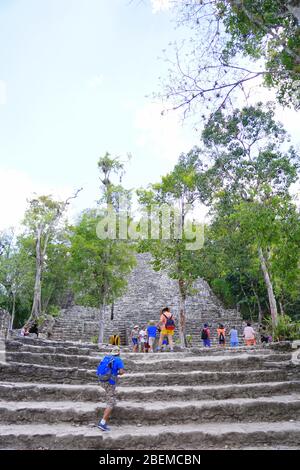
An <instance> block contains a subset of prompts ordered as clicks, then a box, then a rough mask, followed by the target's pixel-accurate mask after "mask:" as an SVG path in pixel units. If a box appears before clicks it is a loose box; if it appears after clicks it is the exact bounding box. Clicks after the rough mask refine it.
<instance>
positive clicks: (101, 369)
mask: <svg viewBox="0 0 300 470" xmlns="http://www.w3.org/2000/svg"><path fill="white" fill-rule="evenodd" d="M114 360H115V358H114V357H113V356H105V357H104V358H103V359H102V361H101V362H100V364H99V365H98V367H97V372H96V373H97V375H98V378H99V382H108V381H109V380H110V379H111V375H112V367H113V363H114Z"/></svg>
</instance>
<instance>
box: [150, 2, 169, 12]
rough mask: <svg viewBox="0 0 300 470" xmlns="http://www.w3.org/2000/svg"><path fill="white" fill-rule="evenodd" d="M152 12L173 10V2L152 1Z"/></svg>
mask: <svg viewBox="0 0 300 470" xmlns="http://www.w3.org/2000/svg"><path fill="white" fill-rule="evenodd" d="M151 4H152V12H153V13H158V12H159V11H166V10H169V8H171V0H151Z"/></svg>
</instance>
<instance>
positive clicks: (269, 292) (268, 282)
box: [258, 247, 278, 327]
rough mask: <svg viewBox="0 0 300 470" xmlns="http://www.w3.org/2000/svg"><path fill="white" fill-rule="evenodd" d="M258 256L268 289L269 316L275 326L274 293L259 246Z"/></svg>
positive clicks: (276, 313) (275, 306) (276, 316)
mask: <svg viewBox="0 0 300 470" xmlns="http://www.w3.org/2000/svg"><path fill="white" fill-rule="evenodd" d="M258 256H259V260H260V266H261V270H262V272H263V276H264V281H265V284H266V287H267V291H268V297H269V305H270V311H271V317H272V324H273V327H275V326H276V325H277V321H278V312H277V304H276V298H275V295H274V290H273V285H272V282H271V279H270V275H269V272H268V268H267V263H266V260H265V257H264V253H263V250H262V249H261V248H260V247H259V248H258Z"/></svg>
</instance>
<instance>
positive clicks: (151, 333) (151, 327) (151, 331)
mask: <svg viewBox="0 0 300 470" xmlns="http://www.w3.org/2000/svg"><path fill="white" fill-rule="evenodd" d="M156 333H157V326H156V325H155V321H152V320H150V321H149V323H148V326H147V334H148V344H149V352H153V351H154V343H155V339H156Z"/></svg>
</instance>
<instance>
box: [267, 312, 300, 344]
mask: <svg viewBox="0 0 300 470" xmlns="http://www.w3.org/2000/svg"><path fill="white" fill-rule="evenodd" d="M265 323H266V326H267V328H268V329H269V330H270V331H272V337H273V341H292V340H296V339H300V322H299V321H293V320H292V319H291V317H290V316H288V315H280V316H279V318H278V323H277V325H276V327H275V328H272V320H271V319H270V318H268V319H266V321H265Z"/></svg>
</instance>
